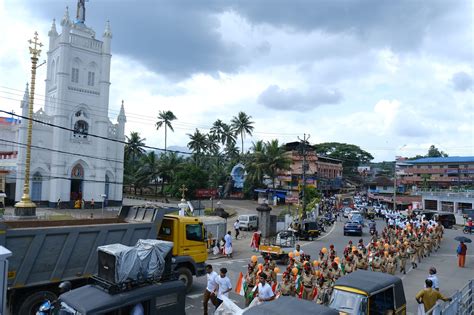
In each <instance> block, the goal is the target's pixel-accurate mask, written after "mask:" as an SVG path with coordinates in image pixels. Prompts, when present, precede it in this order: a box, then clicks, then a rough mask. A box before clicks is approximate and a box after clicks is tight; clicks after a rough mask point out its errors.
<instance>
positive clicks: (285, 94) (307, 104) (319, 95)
mask: <svg viewBox="0 0 474 315" xmlns="http://www.w3.org/2000/svg"><path fill="white" fill-rule="evenodd" d="M341 100H342V94H341V93H340V92H339V91H338V90H332V89H324V88H314V89H311V90H309V91H307V92H300V91H297V90H295V89H281V88H280V87H279V86H278V85H270V86H269V87H268V88H267V89H265V90H264V91H263V92H262V93H261V94H260V96H259V97H258V102H259V103H260V104H262V105H264V106H266V107H268V108H272V109H278V110H294V111H309V110H312V109H314V108H316V107H318V106H321V105H324V104H337V103H339V102H340V101H341Z"/></svg>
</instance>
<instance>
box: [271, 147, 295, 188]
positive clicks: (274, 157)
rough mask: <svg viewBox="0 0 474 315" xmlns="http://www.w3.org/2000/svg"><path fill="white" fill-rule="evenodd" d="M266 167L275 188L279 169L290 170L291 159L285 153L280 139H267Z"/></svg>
mask: <svg viewBox="0 0 474 315" xmlns="http://www.w3.org/2000/svg"><path fill="white" fill-rule="evenodd" d="M264 152H265V153H264V154H265V164H266V165H265V168H266V171H267V173H268V175H269V176H270V177H271V178H272V183H273V189H275V179H276V177H277V175H278V171H279V170H289V169H290V165H291V159H290V158H289V157H288V156H287V155H286V154H285V150H284V149H283V148H282V147H281V146H280V145H279V143H278V140H277V139H274V140H272V141H267V142H266V143H265V151H264Z"/></svg>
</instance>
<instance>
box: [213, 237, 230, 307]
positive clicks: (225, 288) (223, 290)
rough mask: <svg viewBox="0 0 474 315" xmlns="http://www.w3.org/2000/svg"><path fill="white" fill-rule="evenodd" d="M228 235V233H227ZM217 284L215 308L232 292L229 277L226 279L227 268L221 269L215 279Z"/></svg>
mask: <svg viewBox="0 0 474 315" xmlns="http://www.w3.org/2000/svg"><path fill="white" fill-rule="evenodd" d="M229 233H230V232H229ZM216 283H217V303H216V307H219V305H221V304H222V301H223V299H222V297H223V296H225V297H227V298H228V297H229V292H230V291H231V290H232V284H231V283H230V279H229V277H227V268H221V270H220V275H219V276H218V277H216Z"/></svg>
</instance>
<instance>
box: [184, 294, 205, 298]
mask: <svg viewBox="0 0 474 315" xmlns="http://www.w3.org/2000/svg"><path fill="white" fill-rule="evenodd" d="M200 296H202V293H195V294H191V295H187V296H186V297H188V298H190V299H195V298H197V297H200Z"/></svg>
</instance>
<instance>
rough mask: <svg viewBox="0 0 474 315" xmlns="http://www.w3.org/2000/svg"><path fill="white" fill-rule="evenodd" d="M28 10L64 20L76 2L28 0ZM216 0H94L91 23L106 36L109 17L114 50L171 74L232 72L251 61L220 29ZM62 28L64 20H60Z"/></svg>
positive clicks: (88, 19) (88, 10)
mask: <svg viewBox="0 0 474 315" xmlns="http://www.w3.org/2000/svg"><path fill="white" fill-rule="evenodd" d="M25 1H26V2H27V4H26V5H25V7H28V9H29V10H31V11H34V12H35V13H36V14H37V15H38V14H39V15H40V16H41V17H43V18H45V19H52V18H53V17H55V18H56V20H57V21H60V20H61V18H62V16H63V14H64V8H65V6H66V5H69V7H70V15H71V18H73V17H74V16H75V13H76V2H77V1H73V0H69V1H45V2H43V1H32V0H25ZM222 10H223V8H222V6H221V5H219V3H218V2H217V1H205V2H201V1H176V0H163V1H152V0H144V1H139V2H138V1H131V0H128V1H90V2H86V24H87V25H88V26H91V27H93V28H94V29H95V31H96V33H97V37H99V38H100V37H101V34H102V32H103V30H104V25H105V21H106V20H110V23H111V27H112V33H113V40H112V53H119V54H121V55H125V56H131V57H133V58H134V59H135V60H139V61H141V62H142V63H143V64H145V65H146V66H147V67H149V68H150V69H152V70H153V71H155V72H157V73H159V74H163V75H165V76H167V77H168V78H171V79H183V78H186V77H188V76H190V75H192V74H195V73H209V74H211V75H217V74H218V72H219V71H221V72H227V73H232V72H236V71H238V69H239V68H240V67H241V66H242V65H244V64H246V63H247V62H248V60H247V57H243V54H242V48H241V47H240V46H239V44H237V43H233V42H232V40H231V39H228V38H226V39H224V38H222V36H221V34H220V33H219V21H218V18H217V14H218V13H220V12H222ZM58 27H59V29H58V31H59V32H60V25H58Z"/></svg>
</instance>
